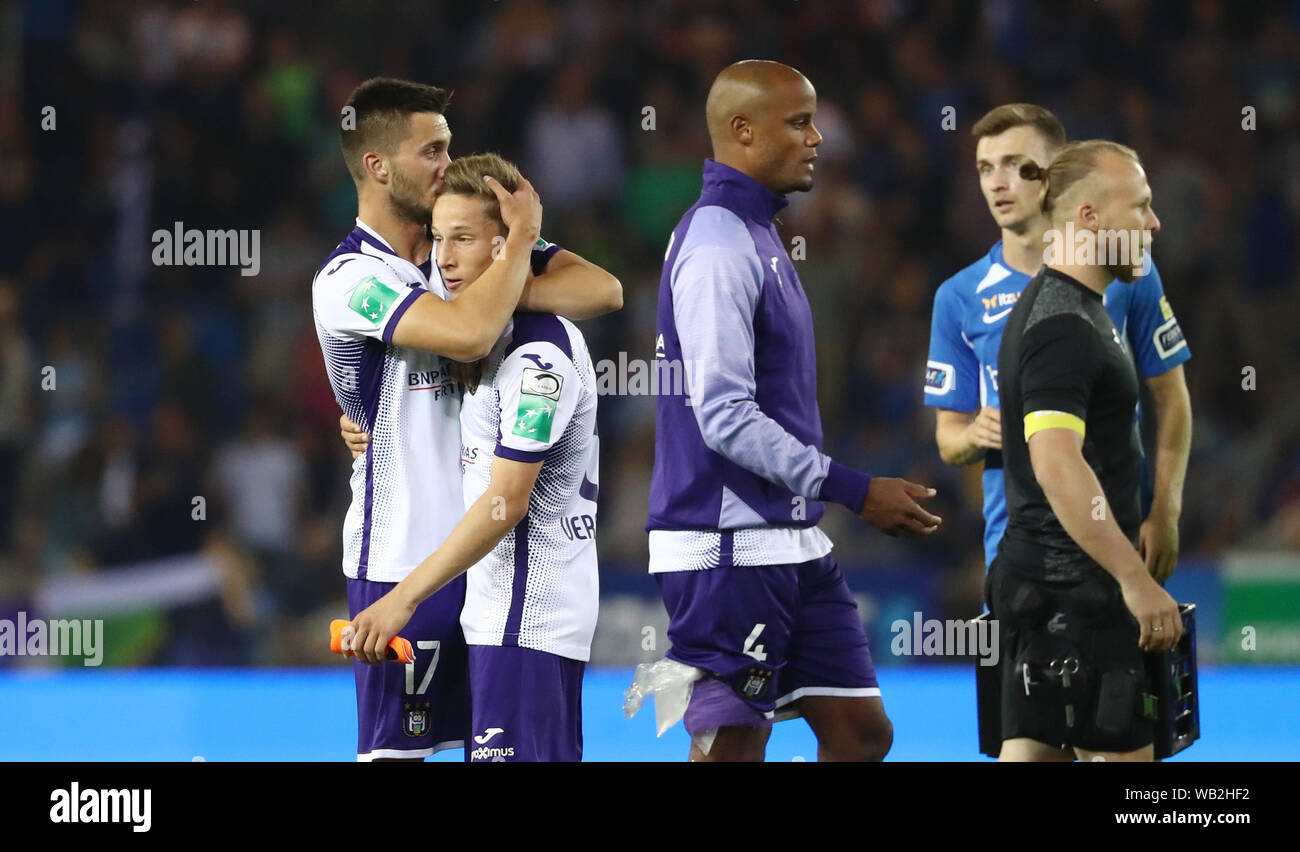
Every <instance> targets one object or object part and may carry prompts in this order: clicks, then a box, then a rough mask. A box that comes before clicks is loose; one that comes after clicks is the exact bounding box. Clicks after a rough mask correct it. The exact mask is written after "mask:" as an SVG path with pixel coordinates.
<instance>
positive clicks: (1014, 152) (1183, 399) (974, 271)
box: [925, 104, 1192, 761]
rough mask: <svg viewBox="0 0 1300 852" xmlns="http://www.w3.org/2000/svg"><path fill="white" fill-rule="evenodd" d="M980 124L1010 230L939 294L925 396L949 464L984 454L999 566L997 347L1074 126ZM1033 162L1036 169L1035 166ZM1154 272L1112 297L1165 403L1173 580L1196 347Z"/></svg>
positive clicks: (991, 193)
mask: <svg viewBox="0 0 1300 852" xmlns="http://www.w3.org/2000/svg"><path fill="white" fill-rule="evenodd" d="M971 133H972V135H973V136H975V137H976V138H977V139H978V142H977V144H976V150H975V159H976V170H977V171H978V173H979V178H980V189H981V191H982V192H983V193H984V198H985V200H986V201H987V203H988V205H989V212H990V213H991V214H992V215H993V219H994V221H995V222H996V223H997V224H998V226H999V228H1000V229H1001V231H1002V238H1001V239H1000V240H999V241H998V242H997V243H995V244H994V246H993V248H992V249H990V250H989V253H988V254H987V255H985V256H984V257H983V258H981V259H980V260H978V261H976V262H975V263H973V264H971V265H970V266H968V267H966V268H965V269H963V270H962V271H960V272H958V273H957V274H956V275H954V276H952V277H951V278H949V279H948V280H947V281H945V282H944V283H943V284H942V285H941V286H940V287H939V290H938V292H937V293H936V294H935V301H934V313H933V317H932V320H931V331H930V352H929V358H928V361H927V364H926V377H925V404H926V405H929V406H932V407H934V408H935V409H936V415H937V416H936V427H935V440H936V443H937V444H938V446H939V454H940V456H941V457H942V458H943V460H944V461H946V462H947V463H949V464H952V465H958V466H963V465H969V464H974V463H976V462H979V461H983V462H984V472H983V480H982V484H983V490H984V553H985V564H986V565H992V564H993V559H994V557H995V556H996V555H997V551H998V543H999V542H1000V541H1001V539H1002V536H1003V533H1004V531H1005V530H1006V526H1007V501H1006V490H1005V485H1004V479H1003V470H1002V423H1001V418H1000V416H999V414H1000V407H1001V406H1000V401H999V395H998V350H999V347H1000V345H1001V342H1002V330H1003V328H1004V326H1005V324H1006V319H1007V316H1008V315H1009V314H1010V313H1011V309H1012V307H1013V306H1014V305H1015V304H1016V301H1017V300H1018V299H1019V297H1020V293H1021V291H1022V290H1024V288H1025V286H1026V285H1027V284H1028V283H1029V281H1030V279H1031V278H1032V276H1033V275H1034V274H1035V273H1036V272H1037V271H1038V269H1039V268H1040V267H1041V266H1042V261H1043V254H1044V250H1045V249H1046V248H1047V243H1046V242H1045V241H1044V234H1045V233H1046V232H1047V231H1048V229H1049V227H1050V224H1049V222H1048V219H1047V217H1046V215H1044V213H1043V212H1042V209H1041V207H1040V206H1039V191H1040V189H1041V186H1042V184H1041V182H1040V181H1039V180H1033V179H1029V178H1028V177H1022V176H1021V167H1022V166H1025V165H1027V164H1029V163H1033V164H1037V165H1039V166H1041V167H1043V168H1046V166H1047V164H1048V163H1050V162H1051V160H1052V157H1053V155H1054V154H1055V152H1056V151H1057V150H1058V149H1059V148H1060V147H1061V146H1062V145H1064V144H1065V140H1066V135H1065V129H1064V128H1063V127H1062V126H1061V123H1060V121H1059V120H1057V118H1056V116H1055V115H1053V114H1052V112H1051V111H1050V110H1047V109H1045V108H1044V107H1041V106H1038V105H1036V104H1004V105H1002V106H999V107H997V108H996V109H993V110H991V111H990V112H989V113H988V114H986V115H985V116H984V117H982V118H981V119H980V120H979V121H977V122H976V123H975V125H974V127H972V129H971ZM1034 171H1035V170H1034V169H1026V175H1030V174H1033V173H1034ZM1148 261H1149V258H1148ZM1147 270H1148V271H1147V274H1145V275H1143V276H1141V277H1139V278H1138V279H1137V280H1136V281H1134V282H1133V283H1132V284H1124V283H1121V282H1118V281H1116V282H1112V283H1111V284H1110V285H1109V286H1108V287H1107V289H1106V292H1105V295H1104V303H1105V308H1106V311H1107V313H1108V314H1109V315H1110V317H1111V320H1112V322H1113V323H1114V324H1115V327H1116V328H1117V329H1119V330H1120V332H1121V333H1122V334H1123V335H1125V337H1126V339H1127V340H1128V341H1129V347H1128V348H1129V350H1130V351H1131V352H1132V354H1133V357H1134V359H1135V361H1136V366H1137V370H1138V373H1139V375H1140V376H1141V377H1142V378H1143V379H1145V381H1146V383H1147V386H1148V388H1149V389H1150V390H1151V395H1152V398H1153V400H1154V402H1155V409H1156V410H1155V414H1156V421H1157V433H1156V460H1155V477H1154V480H1155V486H1154V491H1153V488H1152V483H1151V477H1150V476H1149V470H1144V471H1143V477H1142V480H1141V488H1142V500H1141V504H1142V513H1143V521H1142V524H1141V526H1140V529H1139V552H1140V554H1141V556H1142V558H1143V560H1144V561H1145V563H1146V566H1147V570H1148V571H1149V572H1150V573H1151V575H1152V576H1153V577H1154V578H1155V579H1156V580H1157V581H1158V582H1162V583H1163V582H1164V581H1165V580H1166V579H1168V577H1169V576H1170V575H1171V574H1172V573H1173V571H1174V567H1175V565H1176V563H1177V560H1178V516H1179V513H1180V511H1181V508H1182V492H1183V479H1184V476H1185V474H1186V471H1187V457H1188V452H1189V450H1190V447H1191V424H1192V413H1191V401H1190V398H1189V396H1188V393H1187V384H1186V381H1185V379H1184V376H1183V367H1182V364H1183V362H1185V361H1187V360H1188V359H1189V358H1191V352H1190V350H1189V349H1188V347H1187V343H1186V340H1185V339H1184V338H1183V332H1182V329H1181V328H1180V327H1179V325H1178V320H1177V318H1176V317H1175V316H1174V313H1173V309H1172V308H1171V307H1170V304H1169V300H1168V299H1167V298H1166V297H1165V295H1164V288H1163V286H1162V284H1161V280H1160V274H1159V272H1158V271H1156V268H1155V265H1154V263H1151V264H1150V265H1149V266H1148V267H1147ZM1135 428H1137V427H1136V424H1135ZM1039 757H1040V759H1046V758H1045V756H1043V755H1040V756H1039ZM1054 757H1055V759H1059V760H1067V761H1068V760H1072V759H1074V754H1073V752H1072V751H1070V750H1069V749H1059V750H1054Z"/></svg>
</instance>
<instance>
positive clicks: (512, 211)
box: [312, 78, 622, 760]
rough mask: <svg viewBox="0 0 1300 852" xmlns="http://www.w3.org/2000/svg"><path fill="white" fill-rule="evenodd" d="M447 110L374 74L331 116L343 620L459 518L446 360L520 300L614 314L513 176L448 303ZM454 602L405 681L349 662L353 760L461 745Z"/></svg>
mask: <svg viewBox="0 0 1300 852" xmlns="http://www.w3.org/2000/svg"><path fill="white" fill-rule="evenodd" d="M447 102H448V95H447V93H446V92H444V91H443V90H440V89H437V88H434V87H432V86H425V85H421V84H417V83H412V82H409V81H403V80H393V79H388V78H376V79H372V80H369V81H367V82H365V83H363V84H362V85H361V86H359V87H358V88H357V89H356V91H354V92H353V93H352V95H351V96H350V97H349V99H348V103H347V106H346V107H345V108H344V111H343V120H342V122H341V137H342V149H343V155H344V159H345V161H346V163H347V167H348V170H349V172H350V173H351V174H352V177H353V180H354V181H355V183H356V186H357V196H358V216H357V221H356V227H355V229H354V230H353V231H352V233H351V234H349V235H348V237H347V238H346V239H345V240H344V241H343V242H342V243H340V244H339V247H338V248H337V249H335V251H334V252H333V253H332V254H331V255H330V257H329V258H328V259H327V260H326V262H325V264H324V265H323V266H322V267H321V269H320V270H319V271H318V272H317V274H316V277H315V280H314V281H313V285H312V305H313V312H314V315H315V320H316V329H317V337H318V338H319V340H320V344H321V349H322V352H323V353H324V356H325V363H326V369H327V372H328V375H329V380H330V383H331V385H332V387H333V389H334V393H335V397H336V398H337V399H338V401H339V404H340V407H342V408H343V410H344V414H345V417H348V418H350V419H351V420H353V421H355V422H357V423H358V424H361V425H362V426H363V427H364V428H365V429H366V430H367V432H369V434H370V437H371V443H370V446H369V448H368V449H367V451H366V452H365V453H364V454H363V456H362V457H361V458H360V459H358V460H357V461H355V462H354V464H353V472H352V482H351V484H352V505H351V507H350V509H349V511H348V515H347V519H346V521H345V523H344V531H343V551H344V552H343V570H344V574H345V575H346V576H347V578H348V580H347V582H348V603H349V610H350V612H351V613H352V614H353V615H355V614H356V613H357V612H360V611H361V610H363V609H365V608H366V607H367V606H369V605H370V604H371V603H373V602H374V601H375V600H377V599H379V598H380V597H382V596H383V595H384V594H385V593H386V592H387V591H388V590H389V589H391V588H392V587H393V585H394V584H395V583H396V582H397V581H400V580H401V579H402V578H404V577H405V576H406V575H407V574H408V573H410V571H411V570H412V569H413V568H414V567H415V565H416V564H417V563H418V562H419V561H420V560H421V559H422V558H424V557H425V556H427V555H428V554H429V553H430V552H431V551H432V550H434V549H435V548H437V546H438V545H440V544H441V543H442V542H443V540H444V539H445V538H446V537H447V535H448V534H449V533H450V532H451V530H452V529H453V528H454V527H455V525H456V522H457V521H458V520H459V519H460V517H461V514H462V513H463V508H462V506H463V503H462V499H461V494H460V487H459V486H460V477H459V470H458V467H457V465H458V461H457V460H458V458H459V456H458V455H457V454H458V453H459V451H460V424H459V417H460V406H461V387H460V384H459V382H458V381H457V379H456V378H455V377H454V376H453V375H452V361H454V360H455V361H474V360H476V359H478V358H480V357H483V356H484V355H486V354H487V353H488V352H489V351H490V350H491V348H492V346H493V345H494V344H495V343H496V341H497V339H498V338H499V337H500V335H501V332H502V330H503V329H504V328H505V326H506V323H507V322H508V321H509V319H510V316H511V314H512V313H513V312H514V310H515V307H516V305H517V304H522V305H525V306H528V307H538V308H548V309H551V310H561V311H564V312H565V313H568V314H570V315H572V316H576V317H579V318H581V317H586V316H593V315H599V314H601V313H605V312H607V311H609V310H613V309H616V308H617V307H618V306H619V305H621V302H622V294H621V288H620V286H619V284H618V281H617V279H615V278H613V276H610V275H609V274H608V273H605V272H604V271H603V270H601V269H599V268H598V267H595V266H593V265H591V264H587V263H586V262H585V261H581V260H580V259H574V258H572V257H569V258H567V262H565V263H563V264H553V265H548V263H547V261H549V260H550V259H551V257H552V256H553V255H555V254H556V252H557V251H558V249H556V248H555V247H553V246H550V245H549V244H547V243H545V242H542V241H540V240H539V232H540V227H541V204H540V201H539V199H538V198H537V194H536V193H535V192H533V190H532V187H531V185H529V184H528V182H527V181H525V180H522V179H521V180H520V181H519V183H518V184H517V185H516V187H515V189H514V190H512V191H510V192H507V191H505V190H504V189H502V187H501V186H500V185H499V184H494V183H493V182H492V181H491V180H490V179H488V180H487V181H485V185H486V186H487V187H488V191H490V192H491V193H492V194H493V197H494V199H496V202H497V204H498V207H499V210H500V216H501V220H502V222H503V223H505V227H504V230H503V234H502V239H501V241H500V242H499V244H498V245H497V246H496V248H498V251H496V252H494V253H493V255H492V259H491V262H490V264H489V265H488V267H487V268H486V269H485V270H484V271H483V273H482V275H481V278H480V280H479V281H478V285H479V286H478V287H477V288H476V290H475V292H474V293H473V294H469V295H468V296H467V297H466V298H462V299H458V300H456V302H454V303H453V302H450V301H448V300H447V295H448V292H447V289H446V287H445V285H444V284H443V282H442V280H441V278H440V276H439V275H437V274H436V273H434V271H433V268H432V265H431V261H430V252H431V249H432V242H431V239H430V235H429V234H428V233H427V231H426V228H427V227H428V223H429V217H430V208H431V206H432V201H433V198H434V194H435V193H436V192H437V191H438V189H439V188H440V187H441V184H442V180H443V174H444V172H445V171H446V169H447V166H448V164H449V163H450V157H449V155H448V147H449V145H450V141H451V132H450V130H449V128H448V126H447V122H446V118H445V117H444V113H445V110H446V106H447ZM553 266H554V267H556V268H552V267H553ZM561 267H562V268H561ZM543 269H544V270H545V274H542V275H539V276H538V277H536V278H534V277H533V275H534V273H537V272H542V270H543ZM463 597H464V584H463V583H461V584H460V585H459V586H455V587H452V588H449V589H447V590H446V591H445V592H444V593H443V594H441V595H439V596H436V597H434V598H431V599H430V600H429V601H428V602H426V604H424V605H423V607H422V608H421V610H420V611H419V612H418V613H416V614H415V617H414V618H413V619H412V625H411V629H410V630H409V631H408V633H409V635H408V637H407V638H409V639H410V640H411V642H412V644H413V646H414V647H415V655H416V659H415V662H414V663H411V664H408V665H407V666H406V668H405V670H403V669H402V668H401V667H400V666H382V667H378V668H375V667H369V666H365V665H361V664H359V663H358V664H357V665H356V666H355V670H356V678H357V712H358V746H357V756H358V759H359V760H376V759H378V760H395V759H398V760H400V759H416V760H419V759H423V758H424V757H427V756H428V755H430V754H432V753H433V752H435V751H438V750H440V749H443V748H457V747H461V746H463V745H464V741H465V736H466V734H467V732H468V730H469V717H468V686H467V683H466V681H467V672H466V665H467V661H466V653H465V647H464V637H463V634H462V632H461V630H460V626H459V617H460V610H461V604H462V601H463Z"/></svg>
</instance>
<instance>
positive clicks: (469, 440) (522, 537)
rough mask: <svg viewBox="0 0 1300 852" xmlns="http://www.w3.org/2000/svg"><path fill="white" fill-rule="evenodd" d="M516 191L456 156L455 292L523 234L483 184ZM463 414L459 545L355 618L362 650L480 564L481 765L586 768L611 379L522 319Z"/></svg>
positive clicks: (477, 750)
mask: <svg viewBox="0 0 1300 852" xmlns="http://www.w3.org/2000/svg"><path fill="white" fill-rule="evenodd" d="M485 174H486V175H492V176H493V177H494V178H495V179H496V182H497V184H498V185H500V186H504V187H506V188H507V189H510V188H512V187H515V186H520V185H522V180H523V179H522V178H521V177H520V176H519V173H518V171H517V170H516V169H515V168H514V166H512V165H510V164H509V163H507V162H505V161H504V160H502V159H501V158H499V157H497V156H495V155H490V154H489V155H476V156H473V157H466V158H463V159H460V160H457V161H455V162H454V163H452V165H451V167H450V168H449V169H448V170H447V173H446V176H445V178H444V182H443V186H442V188H441V190H440V191H439V193H438V195H437V200H436V201H435V203H434V208H433V231H434V240H435V242H436V252H437V261H438V266H439V268H440V269H441V271H442V276H443V280H444V281H446V283H447V287H448V288H449V289H450V290H452V292H453V298H457V297H459V298H464V296H463V295H461V294H464V293H466V291H467V288H470V285H471V284H473V288H472V289H468V292H474V290H476V289H477V288H478V287H481V286H482V284H483V281H484V278H483V276H484V275H485V274H486V271H487V270H488V269H490V268H491V266H492V246H493V244H494V241H495V242H499V241H500V239H501V237H503V236H505V235H507V234H508V232H509V228H508V226H507V223H506V220H505V218H504V216H503V215H502V213H503V212H504V211H500V210H499V207H498V203H497V199H496V197H494V195H493V194H492V193H491V192H488V191H486V190H485V188H484V185H483V183H482V181H481V180H480V179H479V177H478V176H479V175H485ZM481 366H482V376H481V379H480V380H479V384H478V386H477V388H475V389H473V390H472V392H469V393H467V395H466V397H465V402H464V407H463V409H462V411H461V434H462V441H463V443H464V449H463V450H462V453H461V465H462V469H463V470H464V493H465V503H466V512H465V516H464V518H463V519H462V520H461V522H460V523H459V524H458V525H457V527H456V529H455V530H454V531H453V532H452V533H451V535H450V536H449V537H448V538H447V541H446V542H445V543H444V544H443V545H442V546H441V547H439V548H437V550H436V551H434V552H433V553H432V555H431V556H429V557H428V558H427V559H425V560H424V561H423V562H421V563H420V565H419V566H418V567H417V568H416V569H415V570H414V571H412V572H411V573H410V575H409V576H407V578H406V579H405V580H403V581H402V582H400V583H398V584H397V586H396V587H395V588H394V589H393V591H391V592H390V593H388V594H387V595H385V596H384V597H383V598H381V599H380V600H379V601H378V602H376V603H374V604H373V605H372V606H370V608H369V609H367V610H366V611H364V612H362V613H361V614H360V615H359V616H357V617H356V618H354V619H353V626H354V628H355V630H356V635H355V640H354V649H355V651H356V654H357V657H358V659H360V660H363V661H370V662H380V661H381V660H382V659H383V652H384V648H385V647H386V646H387V643H388V641H389V640H390V639H391V638H392V637H393V636H394V635H396V634H397V633H398V632H399V631H403V629H404V628H406V627H407V625H408V620H409V619H411V618H412V616H413V614H414V613H416V612H417V611H418V607H419V606H420V605H421V602H422V601H424V600H425V599H426V598H428V596H429V595H432V594H434V593H436V592H438V590H439V589H442V588H444V587H446V586H447V585H448V584H449V583H452V582H453V581H455V579H456V578H458V577H460V576H461V575H462V574H464V573H465V572H466V571H467V570H468V572H469V575H468V576H469V589H468V592H467V594H466V599H465V608H464V611H463V613H462V615H461V624H462V626H463V627H464V630H465V638H466V641H467V642H468V643H469V661H470V690H471V695H472V701H471V705H472V713H473V720H474V722H473V730H474V732H475V737H474V743H473V744H467V748H468V749H469V751H470V758H471V760H495V761H518V760H580V759H581V756H582V676H583V670H584V667H585V663H586V661H587V660H589V659H590V656H591V638H592V635H593V633H594V632H595V628H596V612H597V599H598V581H597V567H596V546H595V539H594V533H595V525H596V524H595V521H596V496H597V482H598V477H597V439H596V435H595V431H596V430H595V426H596V388H595V384H596V383H595V371H594V369H593V368H592V363H591V357H590V355H589V354H588V352H587V347H586V343H585V341H584V340H583V337H582V335H581V334H580V333H579V332H578V330H577V328H576V327H574V325H573V324H572V323H570V322H568V321H567V320H564V319H561V318H559V317H557V316H555V315H554V314H550V313H539V312H519V313H516V314H515V315H514V318H513V320H512V322H511V324H510V326H508V327H507V329H506V332H505V334H503V335H502V337H501V339H500V340H498V341H497V342H496V344H495V345H494V346H493V347H492V351H491V353H490V354H489V355H488V356H487V358H485V359H484V360H483V361H482V363H481Z"/></svg>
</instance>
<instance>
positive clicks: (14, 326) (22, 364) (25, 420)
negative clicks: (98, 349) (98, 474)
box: [0, 279, 39, 553]
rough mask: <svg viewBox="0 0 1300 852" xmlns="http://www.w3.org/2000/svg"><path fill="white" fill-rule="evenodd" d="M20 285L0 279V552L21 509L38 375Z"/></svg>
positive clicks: (11, 531) (9, 544)
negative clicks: (21, 466)
mask: <svg viewBox="0 0 1300 852" xmlns="http://www.w3.org/2000/svg"><path fill="white" fill-rule="evenodd" d="M21 313H22V308H21V303H20V302H19V296H18V288H17V286H15V284H14V282H13V281H10V280H8V279H0V553H3V552H5V551H7V550H9V549H10V546H11V544H12V538H13V522H14V516H15V515H16V514H17V511H18V502H17V499H16V498H17V496H18V461H19V457H20V455H21V453H22V452H23V450H24V449H26V447H25V446H24V439H25V438H26V437H27V435H28V430H29V429H30V428H31V423H32V406H31V397H32V389H33V388H34V387H36V386H37V381H38V379H39V375H38V374H37V372H36V370H35V365H34V364H33V363H32V354H31V350H30V348H29V347H28V345H27V335H26V334H25V333H24V331H23V327H22V324H21V323H20V322H19V316H20V315H21Z"/></svg>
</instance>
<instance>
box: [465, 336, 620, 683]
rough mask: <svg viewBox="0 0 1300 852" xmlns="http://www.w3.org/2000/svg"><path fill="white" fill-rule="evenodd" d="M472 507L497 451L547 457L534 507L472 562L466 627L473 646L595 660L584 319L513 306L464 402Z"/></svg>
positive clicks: (589, 371)
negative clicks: (581, 329)
mask: <svg viewBox="0 0 1300 852" xmlns="http://www.w3.org/2000/svg"><path fill="white" fill-rule="evenodd" d="M461 436H462V440H463V441H464V447H463V448H462V450H461V467H462V468H463V470H464V478H463V482H464V492H465V506H466V507H468V506H470V505H471V504H472V503H473V502H474V501H475V500H477V499H478V498H479V497H480V496H481V495H482V494H483V493H484V492H485V491H486V490H487V487H488V481H489V479H490V477H491V474H492V463H493V460H494V459H495V458H497V457H500V458H507V459H513V460H515V461H525V462H531V461H542V462H543V464H542V469H541V472H540V473H539V474H538V476H537V484H536V485H535V486H534V487H533V494H532V497H531V499H530V500H529V503H528V514H527V516H526V517H525V518H524V519H523V520H522V521H520V522H519V525H518V526H516V527H515V528H514V529H513V530H512V531H511V532H510V533H508V534H507V535H506V537H505V538H504V539H502V540H501V542H500V543H499V544H497V546H496V547H495V548H494V549H493V550H492V552H491V553H489V554H488V555H487V556H486V557H485V558H484V559H483V560H482V561H481V562H479V563H478V564H477V565H475V566H474V567H473V568H471V569H470V570H469V574H468V578H469V582H468V586H467V591H466V595H465V608H464V610H462V612H461V618H460V622H461V627H462V628H463V629H464V631H465V641H466V642H468V643H469V644H471V645H507V646H516V647H520V648H532V649H534V650H537V651H545V652H547V653H551V654H557V655H559V656H562V657H568V658H570V659H574V660H583V661H586V660H589V659H590V658H591V637H592V635H593V634H594V633H595V631H596V612H597V608H598V600H597V598H598V595H599V581H598V579H597V569H596V492H597V488H598V483H599V476H598V467H597V465H598V455H599V452H598V439H597V437H596V373H595V370H594V369H593V367H592V364H591V355H590V354H588V352H587V344H586V341H585V340H584V339H583V337H582V334H581V333H580V332H579V331H578V329H577V328H576V327H575V326H574V325H573V323H571V322H569V321H568V320H566V319H563V318H561V317H557V316H555V315H553V314H544V313H519V314H515V316H514V319H513V320H512V321H511V324H510V325H509V326H508V327H507V328H506V333H505V335H503V336H502V338H501V340H499V341H498V342H497V344H496V346H495V347H493V349H492V352H491V354H489V355H488V357H487V359H486V360H485V361H484V365H483V374H482V378H481V379H480V384H479V386H478V388H477V390H475V391H474V392H472V393H469V392H467V393H466V395H465V402H464V408H463V410H462V412H461Z"/></svg>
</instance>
